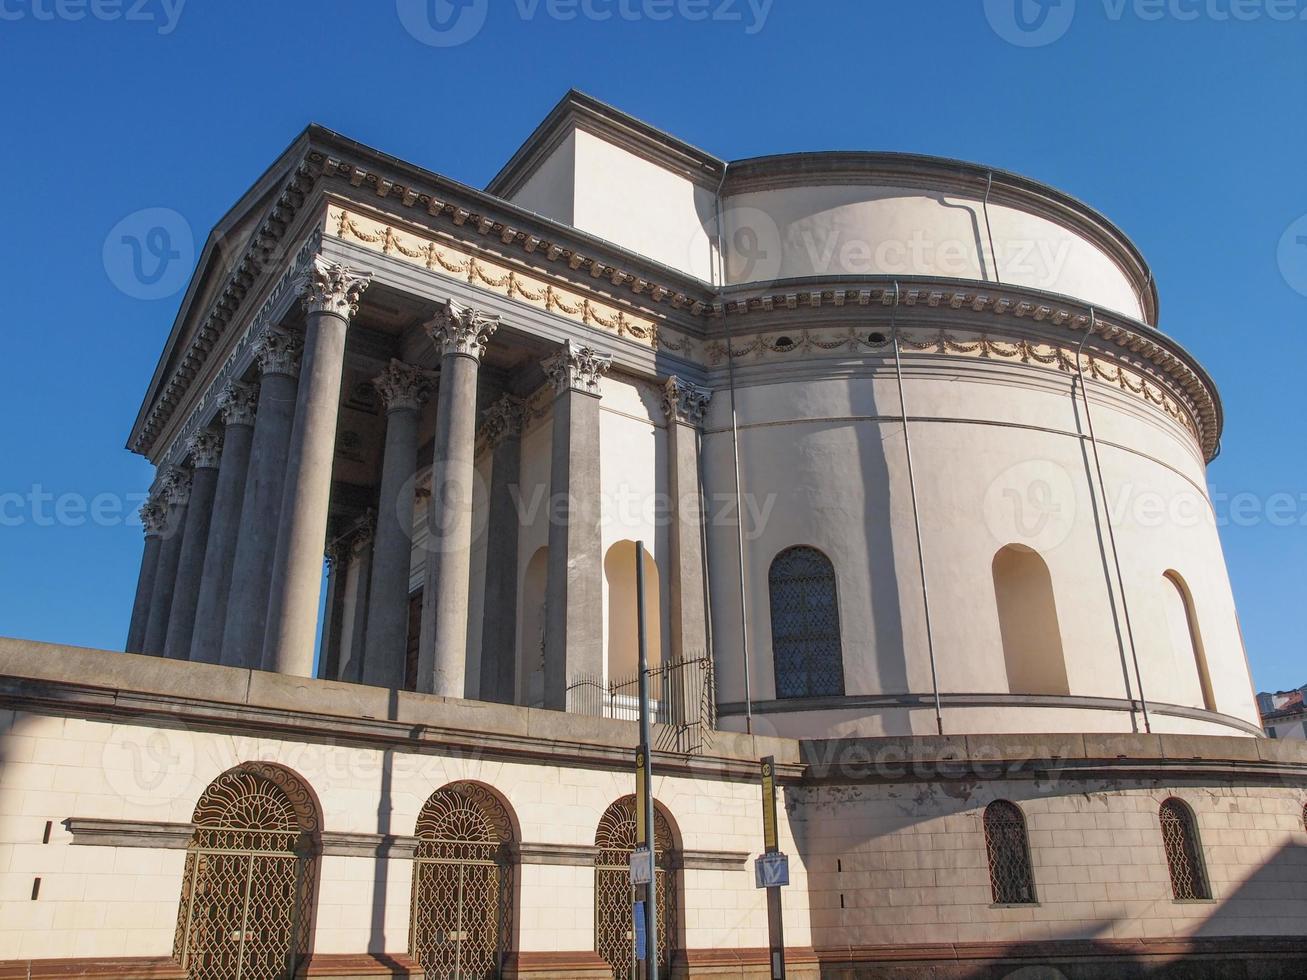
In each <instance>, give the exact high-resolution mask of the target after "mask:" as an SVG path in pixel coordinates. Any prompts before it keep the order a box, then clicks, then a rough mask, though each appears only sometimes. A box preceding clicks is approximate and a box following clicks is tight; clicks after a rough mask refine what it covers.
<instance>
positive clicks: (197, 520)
mask: <svg viewBox="0 0 1307 980" xmlns="http://www.w3.org/2000/svg"><path fill="white" fill-rule="evenodd" d="M188 449H189V451H190V457H191V466H192V467H194V471H195V475H194V476H193V477H191V502H190V505H189V506H188V507H187V509H186V529H185V531H184V532H183V534H182V549H181V556H180V557H179V558H178V560H177V585H176V588H175V589H174V592H173V599H172V612H171V613H169V615H168V633H167V636H166V638H165V639H164V642H163V655H164V656H165V657H167V658H168V659H170V660H186V659H187V658H189V657H190V654H191V634H192V632H193V631H194V629H195V609H196V606H198V605H199V601H200V577H201V576H202V575H203V573H204V554H205V552H206V551H207V550H208V543H209V527H210V524H211V522H212V517H213V499H214V494H215V493H216V492H217V489H218V461H219V460H220V459H221V458H222V435H221V434H220V433H217V432H211V431H203V432H197V433H196V434H195V435H194V436H193V437H191V441H190V445H189V446H188Z"/></svg>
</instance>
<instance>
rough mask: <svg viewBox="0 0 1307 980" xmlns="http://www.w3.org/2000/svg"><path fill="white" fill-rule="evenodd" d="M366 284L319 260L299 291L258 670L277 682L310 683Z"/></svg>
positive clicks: (302, 282) (363, 277) (360, 279)
mask: <svg viewBox="0 0 1307 980" xmlns="http://www.w3.org/2000/svg"><path fill="white" fill-rule="evenodd" d="M367 283H368V279H367V277H365V276H360V275H357V274H355V273H353V272H350V271H349V270H348V269H346V268H344V267H343V266H340V265H331V264H328V263H326V262H325V261H324V260H322V259H321V258H320V257H319V258H317V259H315V261H314V264H313V267H312V268H311V269H310V271H309V273H308V274H307V275H306V276H305V278H304V279H303V280H302V281H301V283H300V290H301V293H302V295H303V297H304V307H305V312H306V314H307V316H308V325H307V327H306V329H305V332H304V359H303V364H302V366H301V369H300V384H299V392H298V396H297V398H296V401H295V423H294V425H293V427H292V428H291V436H290V443H289V446H288V448H287V453H286V477H285V482H284V484H283V489H282V498H281V525H280V529H279V530H278V533H277V550H276V553H275V557H274V558H273V562H272V576H271V588H270V590H269V592H268V613H267V628H266V630H265V633H264V640H263V667H264V669H265V670H274V671H276V672H277V673H280V674H292V675H294V676H297V677H311V676H312V675H313V640H314V633H315V630H316V626H317V621H318V600H319V598H320V597H321V592H322V548H323V544H324V543H325V540H326V536H327V506H328V504H329V503H330V499H331V468H332V463H333V460H334V458H335V454H336V421H337V417H338V415H339V412H340V386H341V377H342V373H343V371H344V367H345V332H346V330H347V328H348V327H349V321H350V317H352V316H353V315H354V313H355V312H356V311H357V308H358V299H359V296H360V295H361V294H362V292H363V290H364V288H366V286H367Z"/></svg>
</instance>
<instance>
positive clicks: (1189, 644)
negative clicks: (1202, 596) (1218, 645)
mask: <svg viewBox="0 0 1307 980" xmlns="http://www.w3.org/2000/svg"><path fill="white" fill-rule="evenodd" d="M1162 593H1163V599H1164V601H1165V603H1166V626H1167V631H1168V633H1169V634H1170V637H1171V651H1172V654H1173V655H1174V658H1175V665H1176V668H1177V670H1178V671H1180V676H1179V677H1178V678H1177V679H1176V683H1177V684H1178V685H1180V691H1181V703H1183V704H1193V705H1195V706H1198V705H1202V706H1203V707H1205V708H1206V709H1207V710H1208V711H1215V710H1216V698H1215V696H1214V695H1213V692H1212V679H1211V677H1210V676H1209V675H1208V673H1207V655H1206V654H1205V653H1204V652H1203V640H1202V635H1201V634H1200V633H1199V632H1198V618H1197V616H1196V615H1195V614H1194V600H1193V595H1192V594H1191V593H1190V592H1189V586H1188V585H1187V584H1185V580H1184V579H1183V578H1181V577H1180V573H1179V572H1176V571H1168V572H1166V573H1165V574H1163V576H1162ZM1190 665H1192V669H1193V673H1190Z"/></svg>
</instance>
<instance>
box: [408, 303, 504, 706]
mask: <svg viewBox="0 0 1307 980" xmlns="http://www.w3.org/2000/svg"><path fill="white" fill-rule="evenodd" d="M426 328H427V333H428V334H429V335H430V336H431V340H432V342H433V343H434V344H435V345H436V349H437V350H439V351H440V394H439V397H438V399H437V402H436V448H435V458H434V459H433V461H432V466H431V510H430V513H429V515H428V517H427V532H428V536H427V556H426V557H427V569H426V581H425V586H424V590H423V594H422V632H421V636H420V640H419V646H418V690H420V691H425V692H427V693H429V694H441V695H444V696H446V697H454V698H461V697H464V696H465V695H466V693H467V692H466V674H467V626H468V623H467V619H468V601H467V596H468V576H469V575H470V574H471V564H472V562H471V554H472V488H473V470H472V462H473V455H474V454H475V452H476V401H477V371H478V369H479V368H480V366H481V355H482V354H484V353H485V350H486V342H487V341H488V340H489V339H490V337H491V336H492V335H493V334H494V332H495V330H497V329H498V328H499V318H498V317H492V316H487V315H485V314H484V313H481V312H479V311H477V310H473V309H469V308H468V307H465V306H460V305H459V304H457V303H455V302H454V301H453V300H450V301H448V302H447V303H446V304H445V306H444V307H443V308H442V309H441V310H440V311H439V312H438V313H437V314H436V316H435V318H434V319H432V320H431V321H430V322H429V323H428V324H427V325H426Z"/></svg>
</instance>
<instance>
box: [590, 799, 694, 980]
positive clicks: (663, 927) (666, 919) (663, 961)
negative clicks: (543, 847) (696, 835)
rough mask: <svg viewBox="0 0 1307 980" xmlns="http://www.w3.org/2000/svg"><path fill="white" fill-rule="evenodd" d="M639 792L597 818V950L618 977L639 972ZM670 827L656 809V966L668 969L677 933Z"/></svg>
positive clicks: (617, 979)
mask: <svg viewBox="0 0 1307 980" xmlns="http://www.w3.org/2000/svg"><path fill="white" fill-rule="evenodd" d="M635 843H636V840H635V797H634V796H627V797H624V798H623V799H620V800H618V801H617V802H616V803H614V804H613V805H612V806H610V807H609V808H608V809H607V811H605V813H604V815H603V817H602V818H601V819H600V820H599V829H598V831H597V832H596V833H595V846H596V847H597V848H598V849H599V852H598V854H597V855H596V856H595V951H596V952H598V953H599V955H600V956H602V957H603V958H604V960H605V961H606V962H607V963H608V965H609V966H611V967H612V968H613V977H614V980H634V978H635V976H636V960H635V938H634V933H633V931H632V930H633V928H634V920H633V918H632V909H633V907H634V903H635V899H636V895H635V888H634V887H633V886H632V885H631V854H632V852H634V851H635ZM674 858H675V850H674V847H673V843H672V828H671V825H670V824H668V822H667V818H666V817H665V816H663V814H662V812H661V811H660V810H658V809H657V808H655V809H654V880H655V884H656V886H657V892H658V967H659V972H660V973H663V972H664V971H666V970H667V968H668V964H670V963H671V959H672V944H673V942H674V940H675V937H676V920H675V915H676V870H675V867H676V865H675V861H674Z"/></svg>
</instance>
